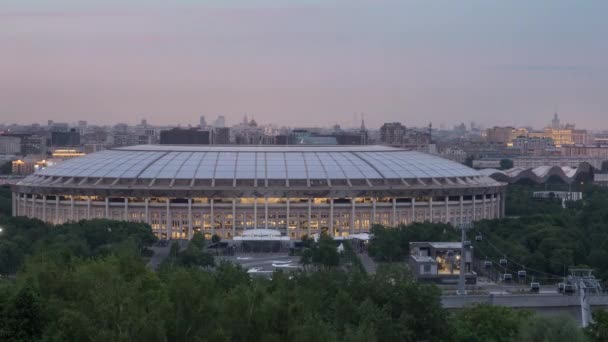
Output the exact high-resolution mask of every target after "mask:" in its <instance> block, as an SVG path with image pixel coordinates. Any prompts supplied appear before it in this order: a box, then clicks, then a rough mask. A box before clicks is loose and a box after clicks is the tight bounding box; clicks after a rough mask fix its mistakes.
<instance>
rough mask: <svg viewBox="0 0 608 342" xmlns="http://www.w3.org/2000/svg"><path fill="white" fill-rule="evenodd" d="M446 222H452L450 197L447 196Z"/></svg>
mask: <svg viewBox="0 0 608 342" xmlns="http://www.w3.org/2000/svg"><path fill="white" fill-rule="evenodd" d="M445 223H450V197H449V196H445Z"/></svg>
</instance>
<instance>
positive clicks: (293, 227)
mask: <svg viewBox="0 0 608 342" xmlns="http://www.w3.org/2000/svg"><path fill="white" fill-rule="evenodd" d="M505 190H506V184H505V183H502V182H499V181H496V180H493V179H492V178H490V177H488V176H485V175H483V174H481V173H479V172H477V171H475V170H473V169H471V168H468V167H466V166H464V165H461V164H458V163H455V162H452V161H449V160H446V159H442V158H440V157H436V156H432V155H429V154H425V153H420V152H414V151H407V150H402V149H397V148H391V147H385V146H331V147H330V146H297V147H295V146H294V147H279V146H168V145H160V146H159V145H142V146H133V147H124V148H116V149H111V150H105V151H101V152H96V153H93V154H89V155H87V156H84V157H80V158H76V159H73V160H68V161H65V162H64V163H62V164H59V165H57V166H54V167H50V168H47V169H44V170H40V171H38V172H36V173H34V174H33V175H31V176H29V177H27V178H24V179H23V180H22V181H20V182H19V183H17V184H16V185H13V188H12V191H13V215H15V216H28V217H32V218H38V219H40V220H42V221H46V222H49V223H54V224H60V223H64V222H69V221H78V220H82V219H92V218H108V219H114V220H128V221H137V222H146V223H149V224H150V226H151V227H152V229H153V230H154V232H155V234H157V235H158V236H159V237H161V238H170V239H187V238H191V237H192V235H193V233H194V232H196V231H200V232H202V233H203V234H204V235H205V237H207V238H209V237H211V236H212V235H213V234H217V235H219V236H221V237H222V238H224V239H231V238H233V237H235V236H242V235H243V232H245V231H246V230H248V229H273V230H278V231H280V232H281V234H282V235H283V236H287V237H289V238H291V239H293V240H297V239H299V238H301V237H302V236H304V235H309V236H311V235H312V234H316V233H322V232H326V233H327V234H330V235H332V236H334V237H347V236H349V235H353V234H358V233H365V232H369V230H370V228H371V226H372V225H373V224H374V223H378V224H383V225H388V226H396V225H399V224H409V223H412V222H424V221H431V222H444V223H451V224H454V225H456V224H459V223H468V222H472V221H476V220H481V219H490V218H499V217H502V216H503V215H504V199H505V197H504V195H505Z"/></svg>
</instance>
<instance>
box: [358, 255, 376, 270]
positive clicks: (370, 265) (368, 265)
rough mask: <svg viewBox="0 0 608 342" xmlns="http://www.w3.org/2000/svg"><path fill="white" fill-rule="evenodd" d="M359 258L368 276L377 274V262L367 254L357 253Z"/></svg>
mask: <svg viewBox="0 0 608 342" xmlns="http://www.w3.org/2000/svg"><path fill="white" fill-rule="evenodd" d="M357 257H359V260H361V265H363V268H364V269H365V272H367V274H370V275H372V274H376V262H375V261H374V260H372V258H370V257H369V255H367V253H357Z"/></svg>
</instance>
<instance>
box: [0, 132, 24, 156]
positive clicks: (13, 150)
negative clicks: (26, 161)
mask: <svg viewBox="0 0 608 342" xmlns="http://www.w3.org/2000/svg"><path fill="white" fill-rule="evenodd" d="M20 153H21V138H18V137H8V136H0V154H20Z"/></svg>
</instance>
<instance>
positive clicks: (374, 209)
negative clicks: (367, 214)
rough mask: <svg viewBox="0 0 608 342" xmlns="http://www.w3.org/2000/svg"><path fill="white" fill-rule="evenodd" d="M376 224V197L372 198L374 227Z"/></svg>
mask: <svg viewBox="0 0 608 342" xmlns="http://www.w3.org/2000/svg"><path fill="white" fill-rule="evenodd" d="M374 224H376V197H372V223H371V225H372V227H373V226H374ZM370 228H371V227H370Z"/></svg>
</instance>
